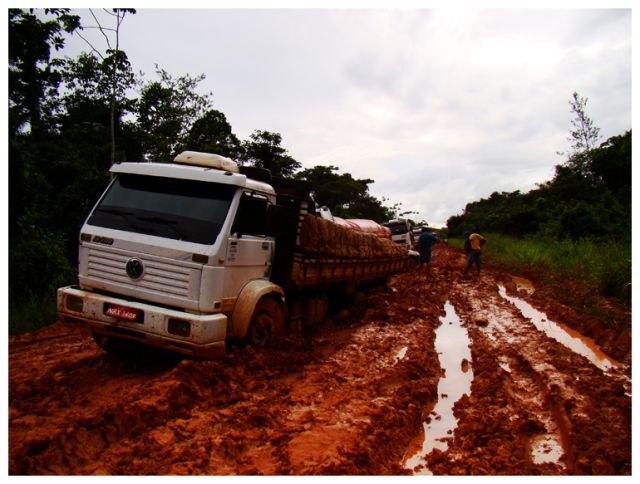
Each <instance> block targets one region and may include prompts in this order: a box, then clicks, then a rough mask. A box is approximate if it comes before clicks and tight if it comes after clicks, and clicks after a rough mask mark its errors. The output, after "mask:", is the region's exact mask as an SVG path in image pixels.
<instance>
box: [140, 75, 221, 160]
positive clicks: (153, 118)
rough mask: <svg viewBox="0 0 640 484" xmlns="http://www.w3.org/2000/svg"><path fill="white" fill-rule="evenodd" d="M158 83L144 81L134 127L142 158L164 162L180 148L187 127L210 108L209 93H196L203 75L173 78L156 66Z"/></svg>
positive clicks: (184, 138) (187, 130) (171, 157)
mask: <svg viewBox="0 0 640 484" xmlns="http://www.w3.org/2000/svg"><path fill="white" fill-rule="evenodd" d="M156 74H157V75H158V76H159V78H160V79H159V80H154V81H148V82H146V83H145V84H144V85H143V86H142V88H141V90H140V98H139V100H138V113H137V114H138V126H139V128H140V136H141V141H142V147H143V153H144V157H145V159H147V160H153V161H168V160H170V159H173V157H174V156H175V155H176V154H177V149H176V148H177V147H178V146H181V145H184V141H185V140H186V137H187V135H188V132H189V128H190V126H191V125H192V124H193V123H194V122H195V121H196V120H197V119H198V118H199V117H200V116H202V115H203V114H204V113H205V112H206V111H207V110H208V109H209V108H210V107H211V96H212V94H211V93H208V94H199V93H198V92H197V91H196V88H197V86H198V84H199V83H200V82H201V81H202V80H204V78H205V75H204V74H200V75H198V76H195V77H192V76H190V75H188V74H185V75H183V76H178V77H177V78H174V77H173V76H172V75H171V74H169V73H168V72H167V71H165V70H164V69H161V68H159V67H158V66H157V65H156Z"/></svg>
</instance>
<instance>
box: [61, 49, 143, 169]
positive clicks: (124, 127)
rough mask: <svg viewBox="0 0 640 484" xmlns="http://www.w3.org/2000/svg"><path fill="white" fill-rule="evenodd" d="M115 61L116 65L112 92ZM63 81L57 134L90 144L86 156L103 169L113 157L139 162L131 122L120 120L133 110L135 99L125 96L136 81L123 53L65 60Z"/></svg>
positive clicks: (110, 163) (84, 56) (92, 55)
mask: <svg viewBox="0 0 640 484" xmlns="http://www.w3.org/2000/svg"><path fill="white" fill-rule="evenodd" d="M118 59H119V60H118ZM114 62H116V63H117V64H119V67H118V68H117V71H118V81H117V88H115V89H114V87H113V69H114V66H113V63H114ZM63 78H64V81H65V88H66V94H65V95H64V97H63V100H62V101H63V102H62V104H63V107H64V109H63V110H62V112H61V113H60V114H59V116H58V127H59V130H60V133H61V134H65V135H67V137H68V140H69V141H70V140H74V142H75V143H78V144H80V145H92V146H93V152H91V150H89V151H88V152H87V153H86V156H88V157H89V159H93V160H95V161H94V162H93V163H94V164H95V165H96V166H99V167H100V168H102V169H105V170H108V169H109V167H110V166H111V165H112V164H113V162H114V160H115V159H116V157H121V158H123V159H127V160H130V161H133V160H136V159H140V157H141V154H140V146H139V144H140V143H139V142H136V137H137V130H136V129H135V126H134V125H133V123H132V122H130V121H128V122H125V121H124V120H123V119H124V117H125V116H126V115H127V114H128V113H134V112H135V110H136V100H135V99H131V98H129V97H128V95H127V93H128V92H129V90H130V89H131V88H132V87H133V86H135V82H136V78H135V75H134V74H133V71H132V68H131V65H130V64H129V61H128V59H127V56H126V54H125V53H124V52H122V51H117V52H113V53H112V54H111V55H109V56H107V57H105V58H99V57H97V56H96V55H94V54H92V53H82V54H80V55H79V56H78V57H77V58H76V59H66V60H65V68H64V71H63ZM116 141H117V143H116Z"/></svg>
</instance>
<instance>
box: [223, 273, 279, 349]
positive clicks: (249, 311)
mask: <svg viewBox="0 0 640 484" xmlns="http://www.w3.org/2000/svg"><path fill="white" fill-rule="evenodd" d="M269 294H273V295H275V296H276V297H277V298H278V299H280V301H282V304H284V290H283V289H282V288H281V287H280V286H278V285H277V284H274V283H273V282H271V281H267V280H265V279H256V280H253V281H250V282H248V283H247V284H246V285H245V286H244V287H243V288H242V290H241V291H240V294H239V295H238V298H237V299H236V304H235V306H234V307H233V312H232V313H231V334H230V335H229V336H233V337H237V338H244V336H245V335H246V334H247V329H248V328H249V323H251V317H252V316H253V311H254V309H255V307H256V304H257V303H258V301H259V300H260V299H261V298H262V297H264V296H266V295H269Z"/></svg>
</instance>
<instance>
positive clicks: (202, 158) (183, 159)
mask: <svg viewBox="0 0 640 484" xmlns="http://www.w3.org/2000/svg"><path fill="white" fill-rule="evenodd" d="M173 161H174V162H176V163H184V164H185V165H197V166H206V167H208V168H216V169H218V170H225V171H231V172H233V173H239V172H240V170H239V169H238V164H237V163H236V162H235V161H233V160H232V159H230V158H226V157H224V156H220V155H215V154H213V153H201V152H199V151H183V152H182V153H180V154H179V155H178V156H176V157H175V158H174V159H173Z"/></svg>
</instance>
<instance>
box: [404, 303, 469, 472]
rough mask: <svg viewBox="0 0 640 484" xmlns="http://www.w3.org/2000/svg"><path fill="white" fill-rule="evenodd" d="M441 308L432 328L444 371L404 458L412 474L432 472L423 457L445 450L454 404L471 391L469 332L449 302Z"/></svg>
mask: <svg viewBox="0 0 640 484" xmlns="http://www.w3.org/2000/svg"><path fill="white" fill-rule="evenodd" d="M444 310H445V315H444V316H442V317H440V322H441V324H440V326H438V328H437V329H436V331H435V333H436V339H435V349H436V351H437V353H438V358H439V360H440V366H441V368H442V369H443V373H444V376H443V377H442V378H441V379H440V381H439V382H438V396H439V398H438V402H437V403H436V405H435V406H434V408H433V410H432V411H431V413H430V414H429V417H428V418H427V421H425V422H423V424H422V432H421V434H420V435H419V436H418V437H417V438H416V440H415V441H414V443H413V444H412V445H411V446H410V448H409V450H407V452H406V454H405V458H404V459H403V466H404V468H405V469H409V470H413V469H416V468H418V470H417V471H414V473H415V474H422V475H431V472H430V471H429V469H428V468H427V467H426V465H425V457H426V456H427V455H428V454H429V453H431V451H433V450H434V449H439V450H446V449H447V447H448V439H450V438H451V437H452V435H453V432H454V430H455V428H456V427H457V425H458V420H457V419H456V417H455V416H454V415H453V406H454V404H455V403H456V402H457V401H458V400H459V399H460V397H462V396H463V395H465V394H466V395H469V394H470V393H471V381H472V380H473V370H472V368H471V363H470V362H471V350H470V349H469V346H470V344H471V341H470V339H469V334H468V333H467V330H466V329H465V328H464V326H462V321H460V318H459V317H458V315H457V314H456V312H455V309H454V307H453V305H452V304H451V303H450V302H449V301H447V302H446V303H445V305H444Z"/></svg>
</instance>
